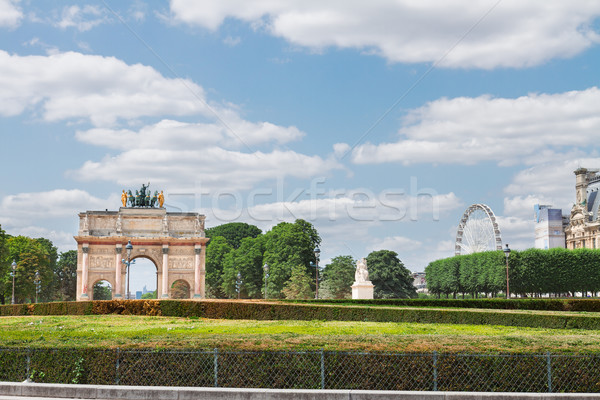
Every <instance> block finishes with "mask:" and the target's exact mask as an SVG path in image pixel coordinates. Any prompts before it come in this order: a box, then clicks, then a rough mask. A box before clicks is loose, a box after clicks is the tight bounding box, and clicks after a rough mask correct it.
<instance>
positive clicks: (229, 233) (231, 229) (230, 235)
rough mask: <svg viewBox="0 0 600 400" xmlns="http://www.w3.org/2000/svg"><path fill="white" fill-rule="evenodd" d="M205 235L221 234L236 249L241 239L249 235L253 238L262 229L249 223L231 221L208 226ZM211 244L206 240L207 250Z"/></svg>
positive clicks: (215, 235) (210, 236)
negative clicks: (211, 226)
mask: <svg viewBox="0 0 600 400" xmlns="http://www.w3.org/2000/svg"><path fill="white" fill-rule="evenodd" d="M205 234H206V237H209V238H211V239H212V238H216V237H217V236H222V237H224V238H225V240H227V243H229V244H230V245H231V246H232V247H233V248H234V249H237V248H239V247H240V246H241V244H242V239H244V238H247V237H250V238H255V237H257V236H258V235H260V234H262V231H261V230H260V229H259V228H258V227H256V226H254V225H250V224H246V223H244V222H231V223H228V224H223V225H218V226H215V227H213V228H208V229H206V231H205ZM210 246H212V240H211V241H209V242H208V245H207V251H208V249H209V248H210Z"/></svg>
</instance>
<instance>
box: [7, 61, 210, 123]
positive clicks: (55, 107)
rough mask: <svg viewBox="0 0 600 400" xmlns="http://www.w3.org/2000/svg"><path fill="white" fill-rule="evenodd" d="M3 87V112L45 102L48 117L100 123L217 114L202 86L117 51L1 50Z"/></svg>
mask: <svg viewBox="0 0 600 400" xmlns="http://www.w3.org/2000/svg"><path fill="white" fill-rule="evenodd" d="M0 88H1V90H0V115H4V116H12V115H18V114H20V113H23V112H24V111H25V110H27V109H33V108H34V107H36V106H40V107H41V108H42V115H43V118H44V119H45V120H47V121H60V120H69V119H89V120H90V121H91V122H92V123H93V124H94V125H96V126H106V125H112V124H114V123H115V122H116V121H117V120H118V119H135V118H140V117H144V116H161V115H175V116H183V115H198V114H200V115H204V116H207V115H208V116H211V117H214V115H213V113H212V111H211V110H210V109H209V108H208V106H207V103H206V100H205V96H204V91H203V89H202V88H201V87H200V86H198V85H196V84H195V83H193V82H191V81H189V80H186V79H169V78H165V77H163V76H162V75H161V74H160V73H159V72H157V71H156V70H155V69H154V68H152V67H148V66H144V65H140V64H134V65H128V64H126V63H124V62H123V61H121V60H118V59H116V58H114V57H102V56H95V55H84V54H80V53H75V52H67V53H56V54H50V55H48V56H23V57H22V56H18V55H11V54H9V53H7V52H5V51H2V50H0Z"/></svg>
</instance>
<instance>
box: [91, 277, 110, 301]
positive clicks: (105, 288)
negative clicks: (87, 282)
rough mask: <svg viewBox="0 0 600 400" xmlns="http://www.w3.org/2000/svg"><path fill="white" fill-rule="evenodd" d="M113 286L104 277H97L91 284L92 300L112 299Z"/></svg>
mask: <svg viewBox="0 0 600 400" xmlns="http://www.w3.org/2000/svg"><path fill="white" fill-rule="evenodd" d="M112 298H113V286H112V285H111V284H110V282H109V281H107V280H106V279H99V280H97V281H96V282H94V284H93V285H92V300H112Z"/></svg>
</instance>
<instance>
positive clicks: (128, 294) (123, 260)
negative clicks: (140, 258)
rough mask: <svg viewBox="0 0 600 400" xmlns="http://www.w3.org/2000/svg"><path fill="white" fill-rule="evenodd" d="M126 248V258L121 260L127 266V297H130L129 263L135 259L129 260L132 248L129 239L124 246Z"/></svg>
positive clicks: (133, 262) (132, 262)
mask: <svg viewBox="0 0 600 400" xmlns="http://www.w3.org/2000/svg"><path fill="white" fill-rule="evenodd" d="M125 249H126V250H127V260H125V259H122V260H121V262H122V263H123V264H124V265H125V266H126V267H127V295H126V296H127V297H126V298H127V299H131V294H130V293H129V267H130V266H131V264H135V260H133V261H131V250H133V245H132V244H131V240H129V241H128V242H127V246H125Z"/></svg>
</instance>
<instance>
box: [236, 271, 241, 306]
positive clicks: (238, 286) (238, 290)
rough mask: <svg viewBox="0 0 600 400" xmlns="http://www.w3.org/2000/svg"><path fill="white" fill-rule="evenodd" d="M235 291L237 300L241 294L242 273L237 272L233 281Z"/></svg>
mask: <svg viewBox="0 0 600 400" xmlns="http://www.w3.org/2000/svg"><path fill="white" fill-rule="evenodd" d="M235 291H236V292H237V294H238V300H239V299H240V296H241V294H242V274H240V273H239V272H238V273H237V279H236V281H235Z"/></svg>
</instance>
